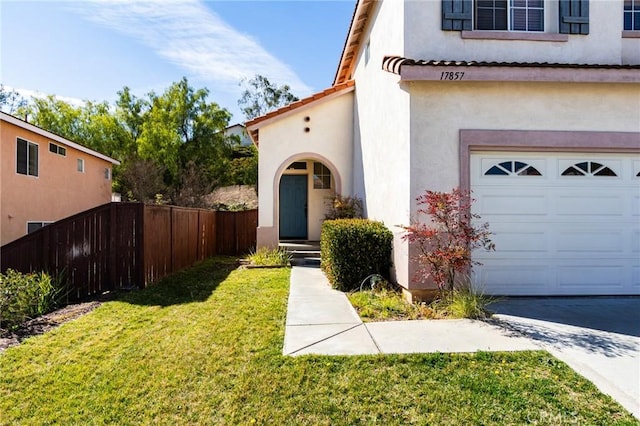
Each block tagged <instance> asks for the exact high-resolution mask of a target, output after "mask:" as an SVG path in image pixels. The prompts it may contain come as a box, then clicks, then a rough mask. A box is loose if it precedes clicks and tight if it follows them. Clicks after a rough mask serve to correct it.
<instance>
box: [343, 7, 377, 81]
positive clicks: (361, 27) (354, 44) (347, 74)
mask: <svg viewBox="0 0 640 426" xmlns="http://www.w3.org/2000/svg"><path fill="white" fill-rule="evenodd" d="M375 3H376V0H358V1H357V2H356V7H355V9H354V11H353V17H352V18H351V24H350V25H349V33H348V34H347V39H346V40H345V42H344V47H343V48H342V56H340V63H339V64H338V69H337V70H336V76H335V78H334V80H333V84H334V85H335V84H340V83H343V82H345V81H347V80H349V79H351V78H352V77H353V75H352V74H353V68H354V67H355V65H356V64H355V60H356V59H357V58H356V55H357V53H358V49H359V48H360V44H361V43H362V36H363V35H364V32H365V30H366V26H367V22H368V18H369V16H370V15H371V10H372V9H373V8H372V6H373V5H374V4H375Z"/></svg>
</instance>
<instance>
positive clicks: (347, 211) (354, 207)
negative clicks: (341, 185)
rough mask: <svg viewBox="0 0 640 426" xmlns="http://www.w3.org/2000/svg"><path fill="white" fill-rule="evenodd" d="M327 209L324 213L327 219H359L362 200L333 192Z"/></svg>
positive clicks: (361, 211) (362, 210)
mask: <svg viewBox="0 0 640 426" xmlns="http://www.w3.org/2000/svg"><path fill="white" fill-rule="evenodd" d="M328 200H329V210H328V211H327V213H326V214H325V215H324V218H325V219H327V220H334V219H359V218H362V217H363V213H364V209H363V207H362V200H361V199H360V198H358V197H355V196H354V197H349V196H342V195H340V194H335V195H334V196H333V197H330V198H329V199H328Z"/></svg>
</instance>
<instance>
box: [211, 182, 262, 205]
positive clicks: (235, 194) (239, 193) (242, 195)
mask: <svg viewBox="0 0 640 426" xmlns="http://www.w3.org/2000/svg"><path fill="white" fill-rule="evenodd" d="M206 202H207V204H209V205H210V206H216V205H220V204H224V205H226V206H229V207H231V206H243V207H244V208H245V209H247V210H252V209H257V208H258V194H257V193H256V188H255V187H253V186H251V185H233V186H225V187H222V188H218V189H216V190H215V191H213V192H212V193H211V194H209V195H207V196H206Z"/></svg>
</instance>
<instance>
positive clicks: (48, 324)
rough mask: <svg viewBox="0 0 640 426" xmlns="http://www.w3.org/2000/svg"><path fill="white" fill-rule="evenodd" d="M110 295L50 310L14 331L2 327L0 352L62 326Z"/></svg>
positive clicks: (102, 301)
mask: <svg viewBox="0 0 640 426" xmlns="http://www.w3.org/2000/svg"><path fill="white" fill-rule="evenodd" d="M109 296H110V295H108V294H105V295H102V296H101V297H100V300H94V301H91V302H83V303H76V304H72V305H67V306H65V307H64V308H60V309H58V310H57V311H53V312H49V313H48V314H45V315H42V316H39V317H37V318H33V319H31V320H28V321H26V322H24V323H23V324H22V325H20V327H18V328H17V329H16V330H13V331H8V330H3V329H0V352H2V351H4V350H5V349H7V348H10V347H12V346H17V345H19V344H20V343H21V342H22V341H23V340H25V339H28V338H29V337H33V336H38V335H40V334H44V333H46V332H47V331H49V330H52V329H54V328H56V327H59V326H61V325H62V324H64V323H65V322H68V321H71V320H74V319H76V318H79V317H81V316H83V315H86V314H88V313H89V312H91V311H93V310H94V309H95V308H97V307H98V306H100V305H102V304H103V303H104V302H105V301H107V300H109V299H110V297H109Z"/></svg>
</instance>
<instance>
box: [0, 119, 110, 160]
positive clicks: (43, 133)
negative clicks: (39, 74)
mask: <svg viewBox="0 0 640 426" xmlns="http://www.w3.org/2000/svg"><path fill="white" fill-rule="evenodd" d="M0 121H6V122H7V123H10V124H13V125H14V126H17V127H20V128H22V129H25V130H28V131H30V132H32V133H35V134H37V135H40V136H43V137H45V138H47V139H51V140H52V141H55V142H58V143H61V144H63V145H66V146H68V147H69V148H73V149H76V150H78V151H80V152H84V153H85V154H89V155H92V156H94V157H97V158H100V159H101V160H105V161H108V162H110V163H111V164H115V165H116V166H119V165H120V162H119V161H118V160H115V159H113V158H111V157H107V156H106V155H104V154H101V153H99V152H97V151H94V150H92V149H89V148H87V147H85V146H82V145H79V144H77V143H75V142H72V141H70V140H68V139H65V138H63V137H62V136H58V135H56V134H55V133H51V132H48V131H46V130H44V129H41V128H40V127H38V126H35V125H33V124H31V123H27V122H26V121H24V120H20V119H19V118H16V117H14V116H12V115H10V114H7V113H4V112H0Z"/></svg>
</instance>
